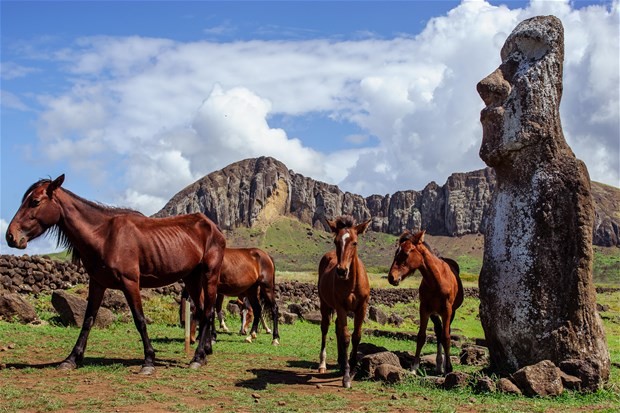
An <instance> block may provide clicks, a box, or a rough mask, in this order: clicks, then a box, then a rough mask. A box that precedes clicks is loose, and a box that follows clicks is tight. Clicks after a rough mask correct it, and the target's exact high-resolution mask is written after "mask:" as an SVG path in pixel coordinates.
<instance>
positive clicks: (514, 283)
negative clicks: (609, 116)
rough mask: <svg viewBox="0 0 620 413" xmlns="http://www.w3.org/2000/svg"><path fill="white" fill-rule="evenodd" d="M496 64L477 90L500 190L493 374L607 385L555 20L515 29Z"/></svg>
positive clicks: (494, 204) (490, 255)
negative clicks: (560, 373) (535, 370)
mask: <svg viewBox="0 0 620 413" xmlns="http://www.w3.org/2000/svg"><path fill="white" fill-rule="evenodd" d="M501 58H502V63H501V65H500V66H499V68H497V69H496V70H495V71H494V72H493V73H491V74H490V75H489V76H487V77H486V78H484V79H483V80H481V81H480V82H479V83H478V85H477V89H478V93H479V94H480V96H481V97H482V100H483V101H484V103H485V105H486V107H485V108H484V109H483V110H482V112H481V114H480V121H481V123H482V129H483V135H482V146H481V148H480V157H481V158H482V160H483V161H484V162H486V164H487V165H488V166H490V167H493V168H494V169H495V172H496V174H497V186H496V189H495V191H494V194H493V198H492V201H491V205H490V208H489V212H488V214H489V215H488V216H487V224H486V228H485V246H484V263H483V266H482V270H481V273H480V319H481V322H482V326H483V328H484V332H485V336H486V340H487V343H488V346H489V352H490V356H491V367H492V368H494V369H495V370H497V371H500V372H504V373H511V372H514V371H515V370H517V369H519V368H521V367H524V366H527V365H531V364H535V363H537V362H539V361H542V360H545V359H547V360H551V361H553V362H554V363H555V364H556V365H558V366H559V365H560V364H561V363H572V365H576V366H581V367H580V368H582V369H583V370H588V371H589V372H590V376H591V375H592V372H594V374H595V375H596V377H594V379H593V380H590V381H591V382H592V381H593V382H594V385H592V386H591V388H592V387H594V388H598V386H600V384H601V383H603V382H604V381H605V380H607V379H608V377H609V365H610V360H609V351H608V349H607V343H606V340H605V332H604V330H603V326H602V322H601V319H600V317H599V315H598V313H597V310H596V301H595V299H596V292H595V289H594V285H593V282H592V227H593V219H594V209H593V201H592V196H591V193H590V178H589V175H588V171H587V169H586V166H585V164H584V163H583V162H581V161H580V160H578V159H577V158H576V157H575V155H574V153H573V152H572V150H571V148H570V147H569V146H568V144H567V143H566V140H565V139H564V134H563V133H562V125H561V122H560V100H561V98H562V65H563V61H564V29H563V27H562V23H561V22H560V20H559V19H558V18H556V17H554V16H541V17H534V18H531V19H528V20H525V21H523V22H521V23H520V24H519V25H518V26H517V27H516V28H515V29H514V31H513V32H512V33H511V34H510V36H508V39H507V40H506V43H505V44H504V46H503V47H502V50H501Z"/></svg>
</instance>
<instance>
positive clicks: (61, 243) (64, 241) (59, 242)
mask: <svg viewBox="0 0 620 413" xmlns="http://www.w3.org/2000/svg"><path fill="white" fill-rule="evenodd" d="M50 183H52V180H51V179H39V180H38V181H37V182H35V183H34V184H32V185H30V187H29V188H28V189H27V190H26V192H25V193H24V196H23V197H22V203H24V201H25V200H26V197H27V196H28V195H29V194H30V193H31V192H32V191H34V190H35V189H37V188H38V187H40V186H41V185H45V184H50ZM62 190H63V191H64V192H65V193H66V194H68V195H69V196H71V197H72V198H75V199H77V200H78V201H80V202H82V203H84V204H86V205H88V206H90V207H91V208H95V209H97V210H99V211H102V212H104V213H105V214H108V215H116V214H137V215H143V214H142V213H141V212H139V211H136V210H133V209H129V208H117V207H111V206H108V205H103V204H100V203H98V202H93V201H89V200H88V199H84V198H82V197H81V196H78V195H76V194H74V193H73V192H71V191H69V190H67V189H65V188H63V189H62ZM43 235H45V236H47V235H51V236H52V237H55V238H56V247H58V248H64V249H66V250H67V251H68V253H69V254H71V262H72V263H74V264H76V265H79V264H80V262H81V260H80V253H79V251H78V250H76V249H75V246H74V245H73V243H72V242H71V240H70V239H69V237H67V234H65V233H64V231H63V230H62V229H61V228H60V227H59V226H58V225H53V226H51V227H49V228H48V229H47V230H46V231H45V232H44V233H43Z"/></svg>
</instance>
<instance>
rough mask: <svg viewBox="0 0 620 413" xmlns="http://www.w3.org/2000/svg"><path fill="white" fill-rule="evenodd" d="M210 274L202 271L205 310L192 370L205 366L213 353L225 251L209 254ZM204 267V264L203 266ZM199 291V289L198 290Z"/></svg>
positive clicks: (191, 366) (214, 251)
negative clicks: (212, 335) (213, 327)
mask: <svg viewBox="0 0 620 413" xmlns="http://www.w3.org/2000/svg"><path fill="white" fill-rule="evenodd" d="M207 255H208V259H207V263H208V268H209V272H208V273H202V269H201V270H200V271H201V274H200V275H201V277H200V281H201V285H202V293H203V295H204V309H203V314H202V318H201V319H200V326H199V330H198V336H199V340H198V346H197V347H196V353H195V354H194V358H192V361H191V362H190V365H189V367H190V368H191V369H197V368H199V367H201V366H202V365H203V364H205V362H206V359H207V355H208V354H212V353H213V344H212V341H211V338H212V337H211V334H212V331H211V326H212V325H213V324H214V323H215V311H214V307H215V301H216V299H217V284H218V283H219V280H220V270H221V263H222V256H223V250H219V251H218V250H213V251H211V252H210V253H208V254H207ZM203 265H204V264H203ZM196 290H198V289H196Z"/></svg>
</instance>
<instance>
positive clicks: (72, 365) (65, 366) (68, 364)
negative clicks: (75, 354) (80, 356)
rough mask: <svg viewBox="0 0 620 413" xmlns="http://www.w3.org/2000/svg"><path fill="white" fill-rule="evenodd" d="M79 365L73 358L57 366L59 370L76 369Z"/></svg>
mask: <svg viewBox="0 0 620 413" xmlns="http://www.w3.org/2000/svg"><path fill="white" fill-rule="evenodd" d="M76 368H77V365H76V364H75V363H74V362H73V361H71V360H65V361H63V362H62V363H60V364H59V365H58V367H56V369H58V370H75V369H76Z"/></svg>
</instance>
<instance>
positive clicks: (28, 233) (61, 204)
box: [6, 175, 226, 374]
mask: <svg viewBox="0 0 620 413" xmlns="http://www.w3.org/2000/svg"><path fill="white" fill-rule="evenodd" d="M64 179H65V176H64V175H61V176H59V177H58V178H56V179H55V180H53V181H52V180H49V179H43V180H40V181H38V182H36V183H34V184H33V185H32V186H31V187H30V188H29V189H28V190H27V191H26V193H25V195H24V197H23V199H22V203H21V206H20V207H19V209H18V211H17V212H16V214H15V217H14V218H13V220H12V221H11V223H10V224H9V227H8V230H7V232H6V240H7V242H8V244H9V246H11V247H13V248H19V249H24V248H26V246H27V244H28V241H30V240H32V239H34V238H36V237H38V236H40V235H41V234H43V233H45V232H46V231H47V230H50V229H51V230H52V231H55V232H56V235H57V237H58V244H59V245H60V246H64V247H67V248H68V249H69V251H71V253H72V258H73V261H74V262H76V263H78V262H79V261H81V262H82V264H83V265H84V269H85V270H86V272H87V273H88V275H89V276H90V281H89V285H88V305H87V307H86V314H85V315H84V324H83V325H82V330H81V331H80V335H79V337H78V339H77V342H76V344H75V346H74V347H73V350H72V351H71V353H70V354H69V356H68V357H67V358H66V359H65V360H64V361H63V362H62V363H61V364H60V365H59V366H58V368H59V369H62V370H70V369H74V368H76V367H77V365H78V363H81V362H82V360H83V358H84V351H85V349H86V343H87V341H88V335H89V333H90V329H91V327H92V326H93V324H94V322H95V319H96V317H97V312H98V310H99V307H100V306H101V301H102V299H103V295H104V292H105V291H106V289H108V288H112V289H117V290H121V291H122V292H123V294H124V295H125V298H126V299H127V303H128V304H129V308H130V309H131V313H132V315H133V319H134V323H135V325H136V328H137V329H138V331H139V332H140V336H141V337H142V344H143V346H144V365H143V366H142V369H141V370H140V373H141V374H151V373H152V372H153V371H154V369H155V368H154V359H155V350H154V349H153V346H152V345H151V340H150V339H149V337H148V334H147V331H146V320H145V317H144V312H143V310H142V301H141V298H140V289H141V288H156V287H161V286H165V285H168V284H172V283H174V282H176V281H179V280H181V279H183V281H184V282H185V285H186V286H187V288H188V291H189V292H190V294H191V295H192V296H193V297H195V299H196V300H198V299H199V297H200V296H201V294H203V295H204V296H206V297H207V299H206V300H205V301H206V303H205V306H204V309H203V311H201V312H199V315H200V332H201V333H205V334H202V336H203V337H205V339H204V340H200V342H199V345H198V346H197V348H196V353H195V354H194V357H193V359H192V361H191V363H190V368H194V369H196V368H199V367H200V366H202V365H203V364H204V363H205V362H206V356H207V354H211V353H212V347H211V341H210V340H207V339H206V338H207V337H209V336H210V335H211V334H210V330H211V322H210V320H211V317H212V315H213V306H214V304H215V299H216V295H217V284H218V281H219V278H220V269H221V266H222V259H223V256H224V249H225V247H226V240H225V238H224V236H223V235H222V233H221V232H220V230H219V229H218V228H217V226H216V225H215V224H214V223H213V222H212V221H211V220H209V219H208V218H207V217H206V216H205V215H203V214H200V213H198V214H190V215H180V216H175V217H168V218H149V217H146V216H144V215H142V214H141V213H139V212H136V211H131V210H127V209H119V208H111V207H106V206H103V205H100V204H97V203H95V202H91V201H88V200H85V199H83V198H81V197H79V196H77V195H75V194H73V193H72V192H70V191H68V190H66V189H64V188H62V187H61V185H62V183H63V182H64Z"/></svg>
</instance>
